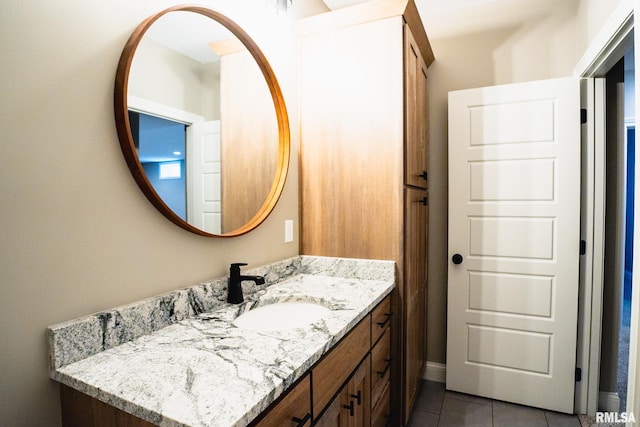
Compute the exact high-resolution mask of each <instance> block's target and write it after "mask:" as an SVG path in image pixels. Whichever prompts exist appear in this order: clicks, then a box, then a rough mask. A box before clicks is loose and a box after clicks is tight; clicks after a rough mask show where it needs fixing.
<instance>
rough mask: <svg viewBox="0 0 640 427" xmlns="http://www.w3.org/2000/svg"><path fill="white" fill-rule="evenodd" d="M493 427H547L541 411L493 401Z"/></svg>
mask: <svg viewBox="0 0 640 427" xmlns="http://www.w3.org/2000/svg"><path fill="white" fill-rule="evenodd" d="M493 426H494V427H547V419H546V417H545V416H544V411H543V410H542V409H537V408H531V407H529V406H521V405H516V404H513V403H508V402H501V401H499V400H495V401H494V402H493Z"/></svg>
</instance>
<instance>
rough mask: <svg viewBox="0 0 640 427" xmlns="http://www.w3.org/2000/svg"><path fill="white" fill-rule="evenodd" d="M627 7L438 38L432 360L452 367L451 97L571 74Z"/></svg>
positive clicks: (572, 3)
mask: <svg viewBox="0 0 640 427" xmlns="http://www.w3.org/2000/svg"><path fill="white" fill-rule="evenodd" d="M620 1H621V0H615V1H611V0H564V1H562V2H558V6H557V7H556V8H554V10H553V12H552V13H550V14H549V15H546V16H542V17H537V18H535V19H533V20H532V21H530V22H527V23H525V24H523V25H520V26H515V27H503V28H497V29H494V30H490V31H489V30H487V31H482V32H475V33H460V34H458V35H457V36H448V37H446V38H431V44H432V47H433V50H434V53H435V57H436V61H435V62H434V64H433V65H432V66H431V67H430V68H429V85H430V86H429V90H430V100H429V108H430V116H429V127H430V144H431V145H430V160H429V161H430V176H431V177H430V180H431V184H430V190H429V191H430V197H429V199H430V200H429V202H430V203H429V205H430V206H429V234H430V241H429V266H428V271H429V285H428V286H429V289H428V298H429V302H428V323H427V359H428V361H430V362H436V363H445V361H446V304H447V302H446V296H447V266H448V262H449V261H448V256H447V174H448V170H447V161H448V155H447V96H448V95H447V94H448V92H449V91H453V90H459V89H468V88H474V87H481V86H492V85H498V84H508V83H517V82H524V81H530V80H541V79H549V78H556V77H566V76H571V75H572V74H573V69H574V67H575V66H576V64H577V63H578V60H579V59H580V58H581V57H582V55H583V54H584V51H585V50H586V48H587V47H588V46H589V43H591V42H592V41H593V39H594V38H595V36H596V35H597V34H598V31H599V30H600V28H601V27H602V26H603V25H604V23H605V22H606V21H607V19H608V18H609V16H610V15H611V13H612V12H613V11H614V10H615V8H616V6H617V5H618V4H619V2H620ZM428 33H429V28H427V34H428Z"/></svg>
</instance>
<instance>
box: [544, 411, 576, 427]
mask: <svg viewBox="0 0 640 427" xmlns="http://www.w3.org/2000/svg"><path fill="white" fill-rule="evenodd" d="M544 415H545V416H546V417H547V423H548V424H549V427H580V420H578V417H577V416H575V415H569V414H562V413H560V412H552V411H544Z"/></svg>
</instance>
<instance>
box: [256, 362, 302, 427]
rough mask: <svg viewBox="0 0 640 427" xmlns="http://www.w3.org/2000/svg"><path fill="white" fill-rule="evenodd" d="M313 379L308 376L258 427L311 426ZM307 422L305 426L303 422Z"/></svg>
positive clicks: (271, 410) (273, 408)
mask: <svg viewBox="0 0 640 427" xmlns="http://www.w3.org/2000/svg"><path fill="white" fill-rule="evenodd" d="M310 385H311V378H310V375H309V374H307V376H306V377H304V379H303V380H302V381H300V382H299V383H298V384H297V385H296V386H295V387H294V388H292V389H291V390H289V391H288V392H287V394H286V395H285V396H284V398H283V399H282V400H281V401H280V402H278V403H277V404H276V405H275V406H274V407H272V408H271V409H270V410H269V412H268V413H267V415H266V416H265V417H264V418H262V419H261V420H260V421H258V423H256V424H255V426H256V427H270V426H278V427H281V426H282V427H296V426H305V427H306V426H310V425H311V387H310ZM305 418H306V422H305V423H304V424H303V423H302V421H303V420H305Z"/></svg>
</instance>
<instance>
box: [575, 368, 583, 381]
mask: <svg viewBox="0 0 640 427" xmlns="http://www.w3.org/2000/svg"><path fill="white" fill-rule="evenodd" d="M580 381H582V368H576V382H577V383H579V382H580Z"/></svg>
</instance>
